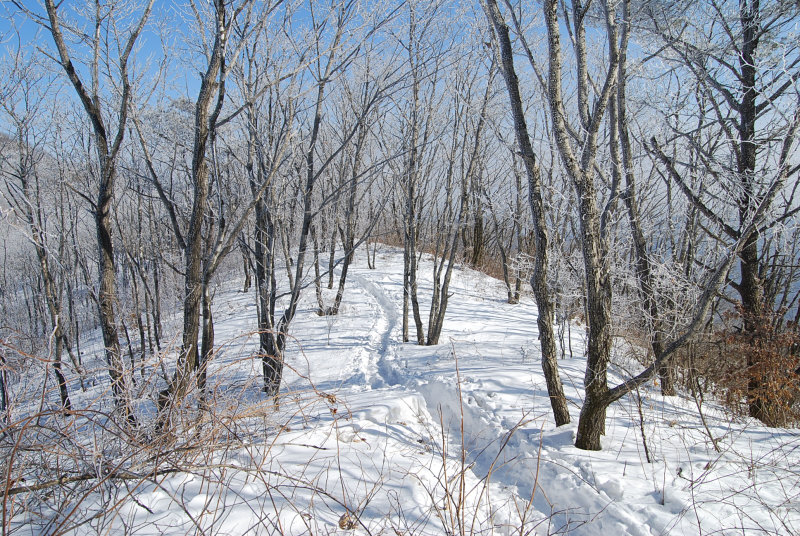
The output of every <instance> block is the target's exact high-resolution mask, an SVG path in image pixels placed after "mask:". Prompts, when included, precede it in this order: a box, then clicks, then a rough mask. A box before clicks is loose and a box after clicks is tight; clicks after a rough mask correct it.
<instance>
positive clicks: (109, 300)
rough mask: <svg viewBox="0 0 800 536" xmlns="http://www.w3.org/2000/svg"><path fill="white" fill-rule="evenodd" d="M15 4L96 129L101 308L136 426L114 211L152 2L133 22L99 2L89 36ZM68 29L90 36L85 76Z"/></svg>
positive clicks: (116, 382) (120, 396)
mask: <svg viewBox="0 0 800 536" xmlns="http://www.w3.org/2000/svg"><path fill="white" fill-rule="evenodd" d="M13 3H14V5H15V6H16V7H17V8H18V9H19V10H20V11H21V12H24V13H26V14H27V15H28V16H29V17H30V18H31V19H33V20H34V21H35V22H37V23H39V24H41V25H42V26H43V27H45V28H46V29H47V30H48V31H49V33H50V35H51V36H52V38H53V42H54V43H55V47H56V54H55V56H54V57H53V59H54V61H56V62H57V63H58V64H59V65H60V66H61V68H62V69H63V70H64V73H65V74H66V75H67V78H68V79H69V81H70V84H71V85H72V87H73V89H74V90H75V93H76V95H77V97H78V99H79V100H80V102H81V105H82V106H83V109H84V111H85V113H86V116H87V118H88V119H89V121H90V123H91V125H92V134H93V140H94V145H95V150H96V153H97V154H96V156H97V164H98V168H97V177H96V180H97V196H96V200H95V201H94V202H92V212H93V214H94V220H95V228H96V232H97V244H98V253H99V289H98V309H99V318H100V326H101V328H102V332H103V342H104V345H105V352H106V359H107V362H108V366H109V374H110V376H111V385H112V390H113V393H114V397H115V399H116V402H117V404H118V406H119V407H120V409H121V410H122V413H123V415H124V416H125V418H126V419H128V420H129V421H130V422H134V420H135V418H134V415H133V412H132V410H131V408H130V406H129V403H128V401H127V397H128V389H129V388H128V378H127V377H126V375H125V372H124V366H123V363H122V356H121V349H120V342H119V333H118V329H117V318H116V312H115V307H116V300H117V291H116V280H115V277H116V274H115V272H116V268H115V257H114V243H113V239H112V235H113V233H112V219H111V211H112V203H113V199H114V185H115V181H116V176H117V160H118V156H119V152H120V149H121V147H122V142H123V139H124V137H125V128H126V124H127V118H128V109H129V105H130V100H131V77H130V74H129V71H128V65H129V60H130V59H131V54H132V53H133V50H134V46H135V45H136V41H137V40H138V38H139V36H140V35H141V33H142V30H143V29H144V26H145V24H146V22H147V19H148V17H149V16H150V12H151V10H152V7H153V0H148V1H147V2H146V3H145V4H144V6H143V7H142V9H141V10H140V11H139V14H138V16H134V17H133V18H131V17H130V13H128V12H127V9H126V8H127V6H115V5H114V4H110V5H102V4H101V3H100V2H95V3H94V4H93V5H92V6H91V7H90V8H89V9H88V12H90V13H91V20H89V21H86V22H87V24H88V25H89V27H90V30H89V31H88V32H86V33H84V32H83V30H82V29H81V28H74V27H72V26H71V25H69V24H66V25H65V24H63V17H62V14H61V11H60V10H61V9H62V7H63V6H62V5H61V4H60V3H59V4H56V3H55V2H53V0H45V1H44V7H45V11H46V13H45V15H40V14H38V13H36V12H34V11H33V10H31V9H29V8H28V7H27V6H26V5H25V4H23V3H21V2H17V1H16V0H15V1H14V2H13ZM64 30H66V31H67V33H68V34H75V35H77V36H78V38H79V40H83V37H84V36H88V43H89V47H88V48H89V51H88V52H89V58H88V59H87V60H86V65H85V68H86V70H85V71H84V74H81V70H80V69H79V68H78V66H77V65H76V64H75V63H74V62H75V61H76V58H74V57H73V52H74V51H73V50H70V48H69V46H68V45H67V43H68V41H69V39H68V38H67V36H65V33H64ZM106 44H108V45H109V46H106ZM112 50H116V51H117V55H116V57H112V56H111V54H112ZM86 72H88V76H89V79H88V83H87V80H85V79H84V76H86V75H85V73H86ZM115 94H118V95H119V100H118V102H116V103H113V101H111V100H109V99H111V98H113V97H112V95H115ZM107 106H108V107H112V109H115V112H116V113H114V114H113V115H112V116H111V117H116V118H117V120H116V124H115V125H109V124H108V117H109V116H108V115H107V112H106V107H107Z"/></svg>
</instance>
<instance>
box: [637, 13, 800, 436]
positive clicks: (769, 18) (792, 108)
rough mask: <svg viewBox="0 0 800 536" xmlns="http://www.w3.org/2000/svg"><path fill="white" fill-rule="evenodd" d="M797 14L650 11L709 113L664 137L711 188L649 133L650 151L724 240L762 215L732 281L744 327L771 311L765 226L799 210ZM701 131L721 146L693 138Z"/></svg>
mask: <svg viewBox="0 0 800 536" xmlns="http://www.w3.org/2000/svg"><path fill="white" fill-rule="evenodd" d="M798 14H800V8H798V6H797V3H796V2H789V1H784V0H778V1H775V2H769V3H763V5H762V2H760V1H759V0H737V1H726V0H709V1H708V2H704V3H703V5H702V6H695V5H689V4H684V3H680V4H679V5H676V6H674V7H673V8H672V9H664V10H660V11H656V10H650V12H649V23H650V25H651V27H652V31H653V33H654V34H655V36H656V37H657V38H658V39H659V44H660V46H662V47H664V48H665V49H666V50H667V51H668V52H669V54H668V55H667V59H668V61H670V63H671V64H672V65H674V66H676V67H677V68H678V69H679V70H680V74H681V75H682V76H684V77H685V79H686V80H687V83H686V84H685V85H684V87H685V89H686V90H690V91H691V94H689V98H690V99H693V100H695V102H696V104H697V110H698V112H699V113H702V112H704V111H705V112H708V117H705V119H701V118H698V120H697V121H698V122H697V125H695V124H692V123H688V122H686V121H680V120H679V121H676V122H675V124H674V125H672V129H673V133H672V134H671V136H670V137H671V138H672V139H676V140H678V141H681V142H682V143H683V144H684V145H683V146H684V147H688V149H689V150H690V151H691V152H692V153H694V154H697V156H698V160H697V161H696V163H695V165H696V166H697V167H699V168H700V169H701V170H702V173H703V174H705V175H706V176H708V177H710V178H713V180H714V183H715V185H712V186H708V185H706V184H705V183H703V186H702V188H703V189H702V190H699V189H698V188H696V187H694V186H693V185H692V184H691V181H690V180H688V179H687V177H688V176H689V175H691V173H692V170H691V169H689V168H688V167H687V162H685V161H683V160H682V159H680V158H677V157H675V156H671V155H670V154H668V150H667V149H665V148H663V147H662V145H663V142H658V141H657V140H656V138H655V137H653V138H652V139H651V143H650V149H651V151H652V152H653V154H654V155H655V157H656V159H657V161H658V162H659V163H660V164H661V165H662V166H663V167H664V169H666V172H667V175H668V176H669V178H670V180H671V181H673V183H674V184H676V185H677V186H678V187H679V188H680V190H681V191H682V192H683V193H684V195H685V196H686V199H687V200H688V201H689V202H690V203H691V204H692V206H693V210H696V211H698V212H699V215H700V217H701V218H702V219H703V220H704V221H705V225H704V226H705V227H706V228H708V227H711V228H714V229H718V232H719V233H720V234H721V236H720V238H724V240H725V241H727V242H735V241H739V240H741V239H742V237H743V236H744V234H745V229H746V228H748V226H750V225H751V223H752V222H753V221H754V217H755V214H757V213H762V214H765V215H767V219H765V220H764V221H762V222H759V224H758V226H757V228H756V229H755V231H754V232H753V233H752V234H750V235H749V236H748V237H747V239H746V241H745V244H744V246H743V248H742V251H741V254H740V258H739V266H738V274H737V276H738V280H737V281H731V283H730V284H731V286H732V287H733V289H734V290H735V292H737V293H738V295H739V299H740V301H741V304H742V308H743V310H744V326H743V327H744V329H745V331H748V332H750V331H753V330H754V329H755V326H756V324H757V322H758V319H760V318H761V317H762V316H763V315H764V313H765V310H769V309H772V308H773V307H775V304H773V303H767V302H766V300H765V286H768V285H769V279H771V278H772V277H775V278H780V272H781V270H780V269H779V270H776V271H768V270H767V266H768V263H767V259H768V258H769V257H770V255H771V253H770V250H769V244H770V242H769V240H768V236H767V235H768V232H769V230H770V229H772V228H773V227H774V226H775V225H778V224H782V223H783V222H787V221H789V220H791V218H793V217H795V215H796V213H797V211H798V208H797V203H796V201H795V192H796V190H797V187H798V181H797V174H798V165H797V164H796V163H793V161H792V154H793V152H794V151H795V150H796V147H797V129H798V123H800V88H798V85H797V83H798V79H800V47H798V45H797V32H796V27H795V24H796V21H797V16H798ZM665 55H666V54H665ZM688 81H692V83H688ZM698 131H699V132H706V133H708V134H706V135H707V136H711V137H716V138H717V139H718V140H720V142H718V143H715V144H713V145H701V144H698V143H697V142H696V132H698ZM711 133H713V134H711ZM793 176H794V179H793V181H794V182H793V183H790V182H789V181H791V180H792V177H793ZM756 359H757V356H756V355H755V354H753V355H751V356H750V357H749V360H748V363H747V366H748V369H753V368H755V367H757V366H758V362H757V361H756ZM761 388H762V386H761V385H760V381H759V379H758V378H757V377H754V376H751V378H750V386H749V391H750V393H751V396H750V400H749V409H750V415H751V416H753V417H756V418H759V419H761V420H763V421H765V422H767V421H769V415H770V413H771V411H770V408H768V407H767V402H765V401H764V400H763V398H762V397H760V396H756V395H755V393H757V392H758V391H759V389H761Z"/></svg>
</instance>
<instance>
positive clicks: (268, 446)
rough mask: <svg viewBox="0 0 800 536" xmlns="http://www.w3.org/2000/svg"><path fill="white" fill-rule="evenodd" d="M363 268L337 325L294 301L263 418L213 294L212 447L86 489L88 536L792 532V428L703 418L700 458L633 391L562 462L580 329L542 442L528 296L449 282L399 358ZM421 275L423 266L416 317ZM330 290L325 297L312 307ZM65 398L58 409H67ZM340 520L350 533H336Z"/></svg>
mask: <svg viewBox="0 0 800 536" xmlns="http://www.w3.org/2000/svg"><path fill="white" fill-rule="evenodd" d="M362 260H363V259H359V262H357V263H356V264H355V265H354V266H352V267H351V271H350V280H349V281H348V285H347V288H346V290H345V297H344V301H343V303H342V307H341V309H340V314H339V315H337V316H336V317H320V316H318V315H317V314H316V312H315V311H316V309H317V304H316V301H315V299H314V298H315V297H314V293H313V289H310V290H309V291H308V292H305V293H304V296H303V300H302V302H301V305H300V308H299V309H298V313H297V316H296V317H295V320H294V321H293V323H292V327H291V333H290V337H289V345H288V347H287V354H286V372H285V378H284V380H285V381H284V386H283V389H282V391H281V404H280V408H279V410H278V411H275V408H274V407H273V406H272V405H271V402H270V401H268V400H265V398H264V396H263V393H262V392H261V391H260V383H261V363H260V359H258V356H257V349H258V337H257V334H256V333H255V326H256V311H255V305H254V303H253V296H252V293H242V292H240V291H239V290H238V285H235V284H234V283H233V282H227V283H225V284H223V285H220V287H219V288H218V292H217V296H216V299H215V304H217V305H216V309H215V317H216V332H217V343H218V352H217V354H216V355H215V357H214V359H213V361H212V362H211V367H210V370H209V386H210V392H212V393H214V394H213V396H214V401H215V402H214V404H215V405H214V407H213V414H214V415H213V418H212V419H210V420H209V422H212V423H222V425H220V427H219V428H216V429H214V428H211V431H212V432H213V433H214V434H219V435H218V436H217V435H214V436H213V437H214V441H221V442H220V443H219V445H220V447H216V448H209V449H208V450H207V451H203V450H198V451H197V452H198V453H202V456H205V458H202V457H200V454H198V457H199V458H198V459H199V460H200V462H201V463H198V464H197V465H193V466H191V467H190V468H187V470H186V471H185V472H184V473H179V474H176V475H171V476H165V477H164V478H163V479H159V480H158V481H157V482H155V481H153V480H152V479H149V478H145V479H143V480H142V482H140V483H139V485H138V487H137V488H136V491H135V500H129V499H128V498H126V497H127V496H126V495H124V494H125V493H126V491H125V489H124V488H120V489H118V490H114V489H113V487H111V488H109V489H108V490H106V491H104V492H103V493H93V492H91V493H90V494H89V495H88V496H87V497H86V498H83V499H81V500H80V503H79V504H80V510H78V512H79V514H76V516H78V515H80V516H85V517H86V518H89V517H91V516H94V515H96V514H98V512H99V513H101V514H102V512H105V511H106V510H107V509H108V508H109V505H110V503H109V502H104V500H106V498H107V497H108V496H112V495H113V493H119V494H120V495H119V496H118V497H117V498H115V499H114V500H119V505H120V506H119V507H118V508H117V510H116V511H115V514H114V515H113V516H110V517H108V516H107V517H98V519H103V520H106V521H105V522H107V523H108V526H106V527H102V529H103V530H102V531H104V532H115V531H116V532H126V533H130V534H137V535H148V534H153V535H155V534H168V535H170V536H175V535H178V534H187V533H214V534H217V533H219V534H222V533H227V534H245V533H246V534H278V533H283V534H298V535H299V534H309V533H314V534H344V533H348V534H358V535H359V536H361V535H364V534H407V535H409V536H410V535H420V536H422V535H431V536H433V535H439V534H444V533H469V534H498V535H506V534H519V533H520V532H523V533H529V534H537V535H539V534H541V535H544V534H553V533H569V534H574V535H579V536H581V535H585V536H589V535H595V534H603V533H607V534H614V535H620V536H646V535H653V536H655V535H661V534H676V535H680V534H698V533H704V534H705V533H716V534H742V533H745V534H751V533H752V534H781V535H782V534H792V533H800V532H798V530H795V529H798V528H800V474H798V472H797V469H796V467H800V448H799V447H798V445H800V435H798V434H797V432H796V431H793V430H775V429H773V430H770V429H765V428H763V427H761V426H759V425H757V424H755V423H753V422H752V421H748V420H744V419H742V420H737V419H732V418H730V417H729V416H726V415H725V414H724V413H721V412H720V411H718V408H716V407H714V406H713V405H711V404H709V403H706V407H705V412H706V418H707V419H709V423H710V428H711V429H712V431H713V433H714V434H715V437H716V438H717V440H718V443H719V444H720V445H721V446H722V452H721V453H716V452H714V450H713V448H712V446H711V444H710V442H709V441H708V438H707V436H706V433H705V431H704V428H703V427H702V423H701V422H700V420H699V417H698V415H697V411H696V408H695V406H694V402H693V401H692V400H689V399H684V398H680V397H672V398H666V399H665V398H662V397H660V395H658V393H657V391H656V390H655V389H653V388H652V387H651V386H645V388H643V389H642V392H641V397H642V405H641V408H638V407H637V405H636V399H635V397H626V398H624V399H623V400H621V401H620V402H618V403H616V404H614V405H612V406H611V408H610V409H609V414H608V421H607V426H606V432H607V435H606V436H605V437H604V438H603V447H604V450H603V451H600V452H592V453H589V452H584V451H579V450H577V449H575V448H574V447H573V442H574V435H575V429H576V424H575V422H576V421H577V417H578V412H579V407H580V403H581V400H582V395H583V390H582V376H583V366H584V362H583V360H582V359H581V358H580V355H581V353H582V351H583V344H584V341H583V338H582V329H581V328H580V327H579V326H574V327H573V333H572V336H573V339H572V340H571V346H572V348H573V349H574V351H575V356H576V357H575V358H574V359H562V360H559V366H560V368H561V374H562V379H563V381H564V384H565V390H566V393H567V396H568V398H569V400H570V411H571V413H572V418H573V424H571V425H568V426H564V427H561V428H558V429H556V428H555V427H554V425H553V423H552V418H551V416H550V407H549V399H548V397H547V392H546V389H545V382H544V379H543V378H542V373H541V370H540V365H539V363H538V359H537V354H538V343H537V330H536V307H535V306H534V304H533V303H532V302H531V300H530V299H523V300H522V303H520V304H518V305H509V304H507V303H505V302H504V301H503V295H504V291H503V288H502V286H501V285H500V283H499V282H497V281H494V280H491V279H489V278H487V277H486V276H483V275H482V274H478V273H476V272H473V271H470V270H465V269H461V268H458V269H456V271H455V272H454V274H453V281H452V285H451V291H452V292H454V293H455V295H454V297H453V298H452V299H451V300H450V305H449V307H448V311H447V318H446V321H445V325H444V331H443V334H442V339H441V340H442V344H440V345H438V346H434V347H428V346H419V345H417V344H414V343H402V342H401V340H400V337H401V333H400V322H401V318H400V311H401V306H402V296H403V295H402V292H403V289H402V283H401V282H402V257H401V253H400V252H398V251H397V250H393V249H391V248H386V249H384V250H383V251H381V252H380V254H379V257H378V269H377V270H369V269H368V268H367V267H366V266H365V265H364V263H363V262H361V261H362ZM430 273H431V263H430V261H429V260H428V259H426V258H424V257H423V261H422V262H421V264H420V297H421V301H422V303H426V302H427V301H428V300H429V296H430V291H431V284H432V283H431V279H430ZM332 292H334V291H331V290H328V289H323V293H324V294H325V299H326V300H330V299H331V298H332V295H331V293H332ZM422 313H423V315H425V314H426V313H427V311H422ZM99 388H100V387H98V389H99ZM78 397H79V395H78V394H77V393H76V397H75V398H74V399H73V403H74V404H82V403H84V402H83V401H82V400H80V399H79V398H78ZM640 409H641V411H642V412H643V414H644V416H645V418H644V422H643V423H641V422H640V421H639V411H640ZM642 428H644V430H645V433H646V440H647V442H648V445H649V449H650V454H651V456H652V457H653V461H652V463H648V462H647V461H646V460H645V459H644V454H643V447H642V442H643V438H642V435H641V429H642ZM203 430H204V432H205V431H206V430H207V428H204V429H203ZM224 438H232V439H228V440H227V441H230V442H226V440H224ZM462 449H463V450H462ZM462 456H463V457H462ZM105 493H110V494H111V495H104V494H105ZM48 508H51V510H52V511H53V512H57V511H59V509H63V508H61V507H60V506H58V505H56V506H48ZM456 513H458V515H456ZM522 514H524V516H525V524H526V527H525V531H520V530H519V527H520V524H521V523H522V520H521V518H520V515H522ZM343 516H351V518H353V519H357V520H358V523H357V525H358V526H357V527H356V528H355V529H340V528H339V527H340V524H341V523H342V520H343V519H345V521H346V520H347V518H345V517H343ZM19 519H20V520H21V521H19V522H17V521H15V523H18V525H17V526H25V525H26V523H30V524H31V526H32V527H38V526H39V525H35V524H34V523H37V522H38V521H36V520H33V521H30V520H27V519H23V517H22V516H21V517H20V518H19ZM462 523H466V524H468V526H459V524H462ZM345 525H346V524H345ZM98 531H100V529H98ZM23 532H24V531H23ZM31 532H36V530H33V531H31ZM80 533H81V531H80V528H79V529H77V530H76V531H74V534H80Z"/></svg>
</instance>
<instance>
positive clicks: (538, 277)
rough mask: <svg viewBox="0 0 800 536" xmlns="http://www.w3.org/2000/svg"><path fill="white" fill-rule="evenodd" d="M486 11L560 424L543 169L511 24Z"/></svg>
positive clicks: (490, 5)
mask: <svg viewBox="0 0 800 536" xmlns="http://www.w3.org/2000/svg"><path fill="white" fill-rule="evenodd" d="M486 4H487V9H486V13H487V16H488V17H489V21H490V23H491V24H492V26H493V28H494V30H495V36H496V37H497V40H498V46H499V49H500V61H501V66H502V72H503V78H504V79H505V82H506V89H507V90H508V95H509V100H510V102H511V110H512V117H513V120H514V132H515V135H516V138H517V144H518V145H519V147H520V152H521V153H522V159H523V163H524V164H525V170H526V172H527V174H528V195H529V202H530V207H531V213H532V215H533V227H534V237H535V241H536V256H535V259H534V270H533V275H532V277H531V286H532V287H533V293H534V296H535V297H536V305H537V308H538V317H537V325H538V328H539V342H540V344H541V349H542V370H543V371H544V375H545V381H546V383H547V392H548V395H549V396H550V405H551V407H552V409H553V417H554V418H555V421H556V426H561V425H563V424H567V423H569V422H570V416H569V408H568V407H567V399H566V396H565V394H564V389H563V386H562V385H561V378H560V376H559V373H558V361H557V353H556V345H555V336H554V334H553V316H554V313H553V306H552V302H551V301H550V289H549V288H548V284H547V255H548V236H547V227H546V223H545V217H544V201H543V199H542V193H541V188H542V186H541V172H540V170H539V165H538V163H537V161H536V154H535V153H534V152H533V147H532V146H531V142H530V136H529V134H528V127H527V124H526V121H525V115H524V111H523V107H522V97H521V96H520V92H519V81H518V79H517V75H516V70H515V69H514V63H513V53H512V49H511V39H510V37H509V31H508V26H507V25H506V23H505V21H504V20H503V19H502V14H501V13H500V10H499V8H498V7H497V2H496V1H495V0H487V2H486Z"/></svg>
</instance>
